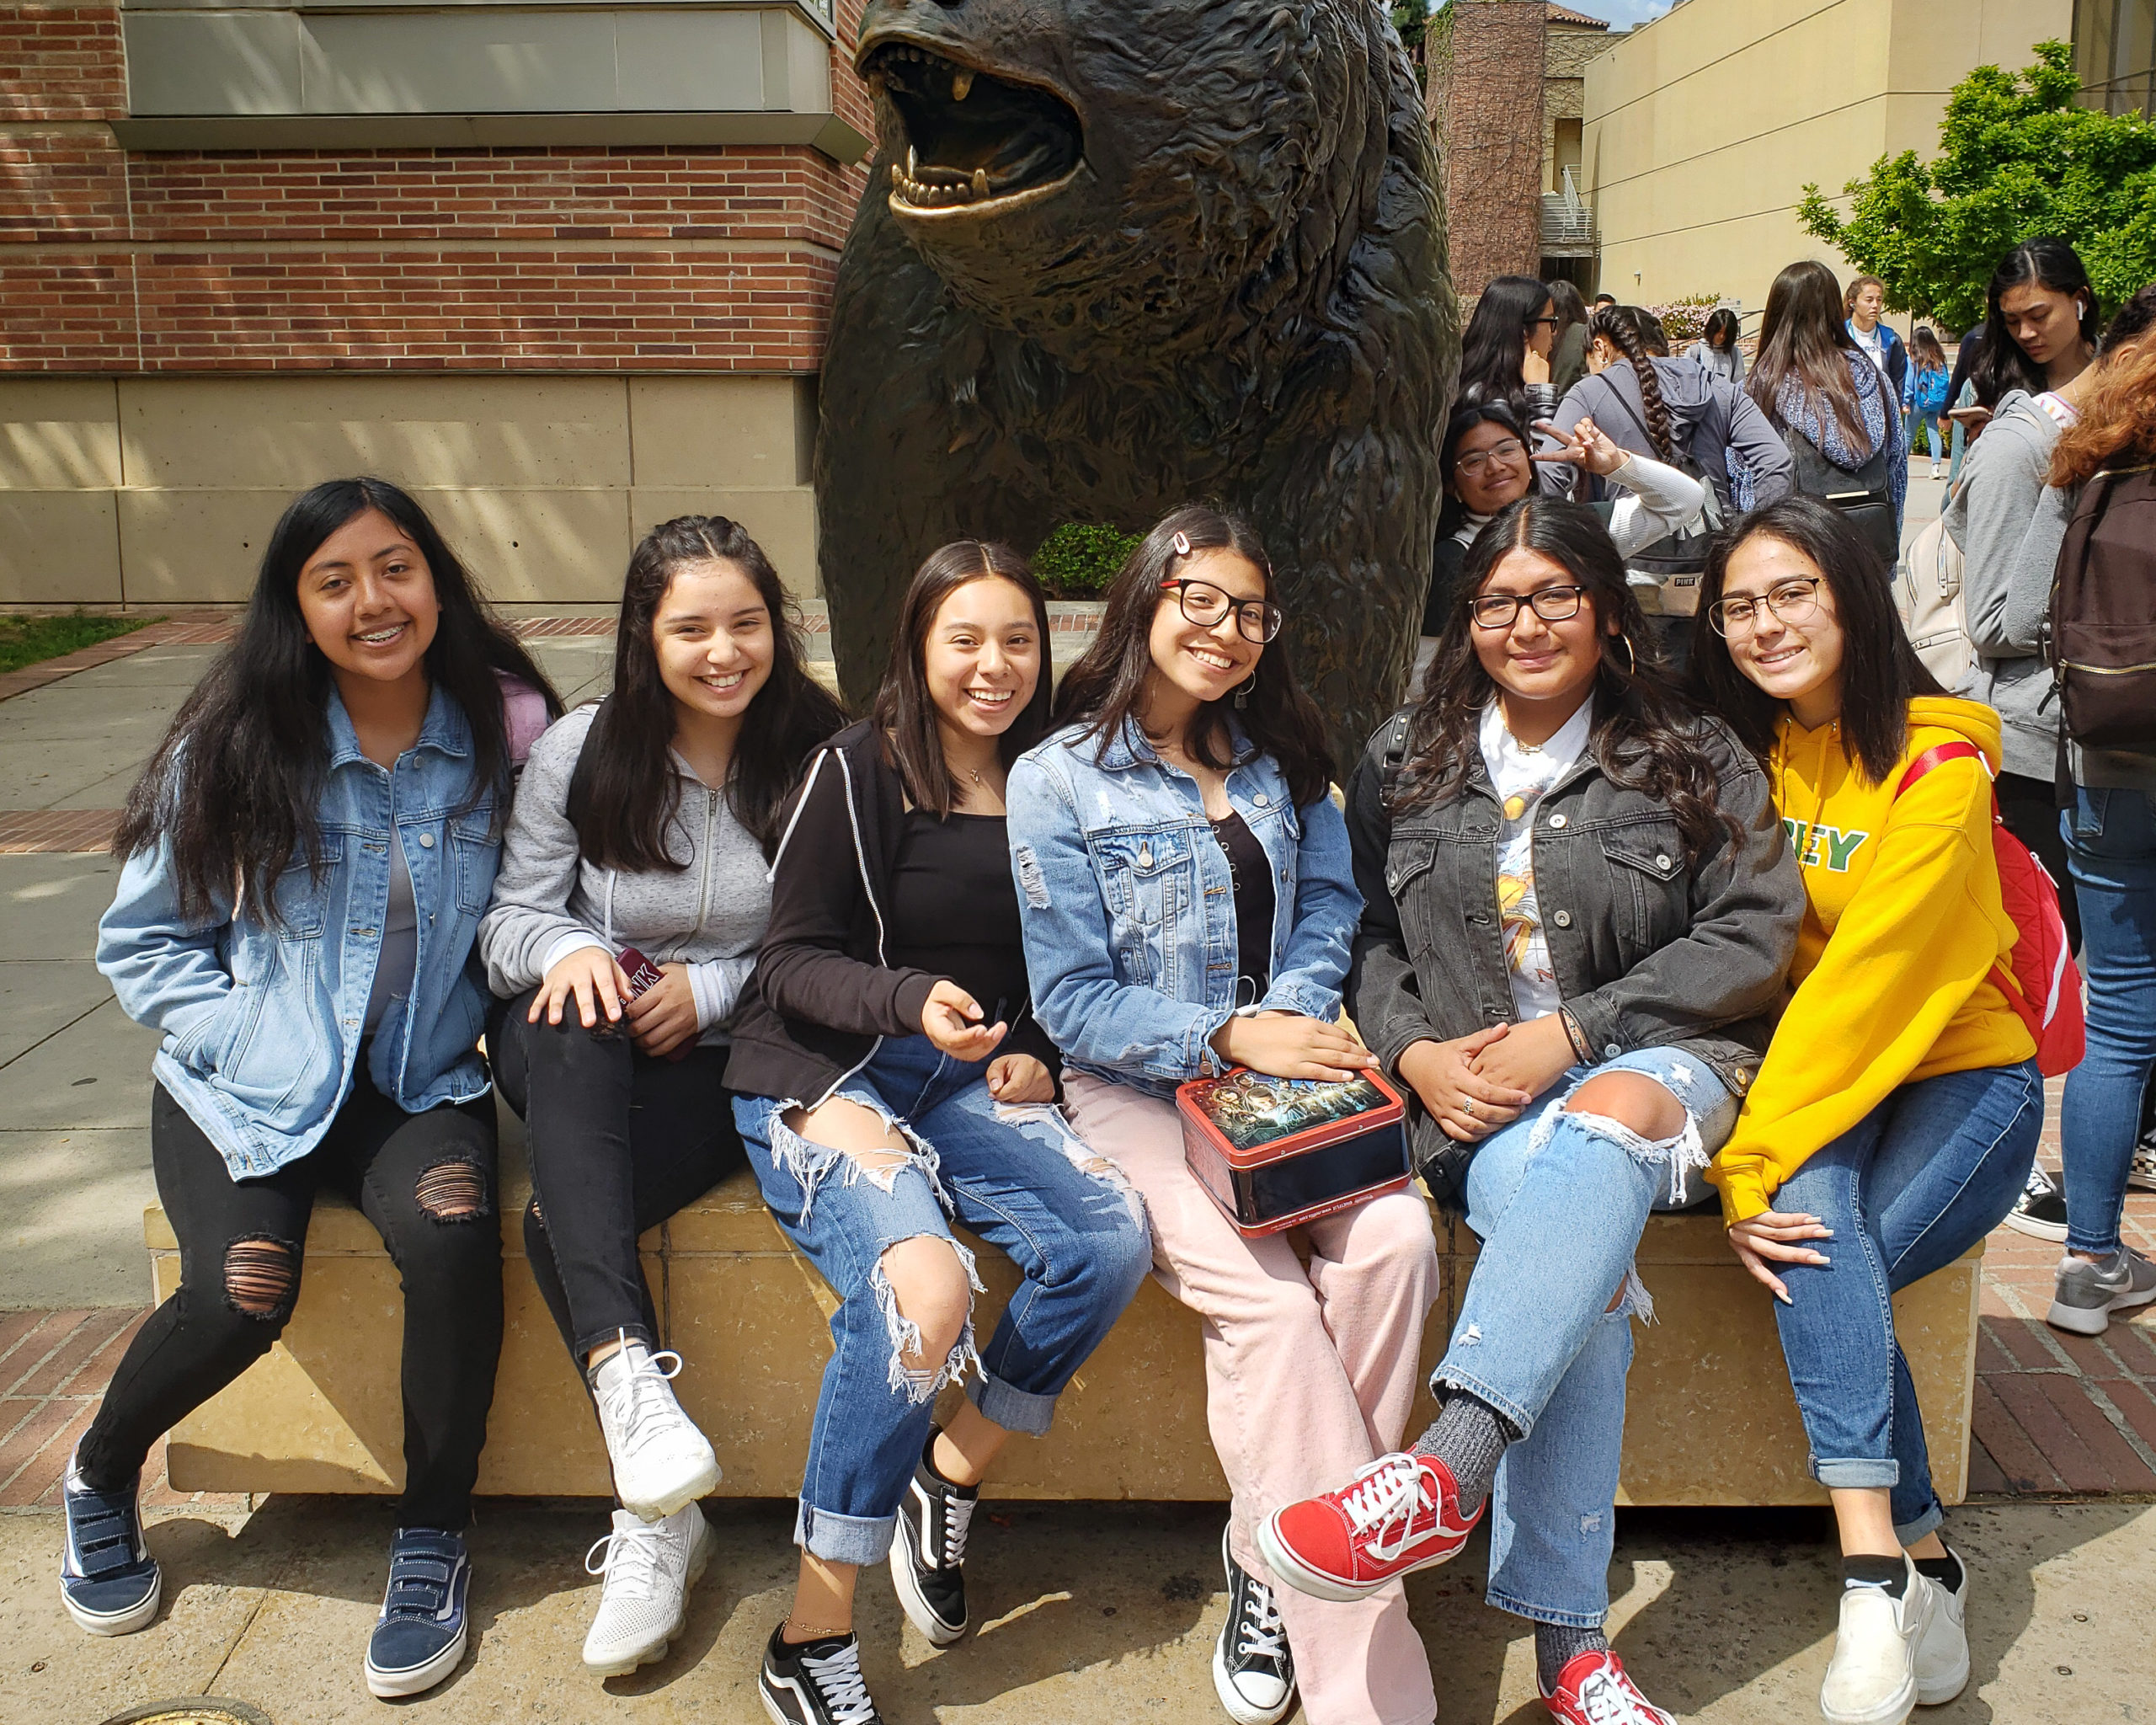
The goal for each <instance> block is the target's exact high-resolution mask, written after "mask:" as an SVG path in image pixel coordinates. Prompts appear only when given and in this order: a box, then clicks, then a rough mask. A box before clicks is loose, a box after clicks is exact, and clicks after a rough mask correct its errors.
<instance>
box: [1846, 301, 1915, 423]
mask: <svg viewBox="0 0 2156 1725" xmlns="http://www.w3.org/2000/svg"><path fill="white" fill-rule="evenodd" d="M1886 315H1887V284H1886V283H1885V282H1883V281H1881V280H1880V279H1879V278H1878V277H1877V276H1876V275H1860V276H1858V277H1857V278H1856V280H1854V281H1852V282H1851V283H1849V286H1847V287H1846V288H1844V290H1843V291H1842V316H1843V317H1844V318H1845V319H1846V320H1847V325H1846V327H1847V328H1848V330H1849V339H1851V340H1853V341H1854V342H1855V343H1856V344H1857V346H1858V348H1859V349H1860V350H1861V351H1862V352H1863V354H1864V356H1865V358H1866V359H1867V360H1870V361H1871V363H1872V364H1873V365H1874V366H1876V367H1877V368H1878V371H1879V376H1880V377H1881V380H1882V381H1883V382H1885V383H1886V385H1887V399H1888V400H1890V401H1896V402H1898V401H1899V400H1901V398H1902V386H1903V383H1904V382H1906V381H1907V379H1908V375H1909V350H1908V348H1907V347H1905V346H1904V345H1903V342H1902V338H1901V337H1900V336H1898V335H1897V334H1894V332H1893V330H1892V329H1891V328H1888V327H1887V324H1886V323H1882V322H1881V319H1882V318H1884V317H1885V316H1886Z"/></svg>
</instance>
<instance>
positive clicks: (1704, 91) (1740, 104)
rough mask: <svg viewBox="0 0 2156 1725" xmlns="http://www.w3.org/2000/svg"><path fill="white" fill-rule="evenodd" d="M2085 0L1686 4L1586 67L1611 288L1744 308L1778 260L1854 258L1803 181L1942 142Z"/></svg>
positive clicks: (1589, 168)
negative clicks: (1995, 70)
mask: <svg viewBox="0 0 2156 1725" xmlns="http://www.w3.org/2000/svg"><path fill="white" fill-rule="evenodd" d="M2072 28H2073V0H1832V3H1828V4H1826V5H1821V4H1820V3H1818V0H1688V3H1687V4H1685V5H1684V6H1682V7H1680V8H1678V9H1677V10H1675V11H1673V12H1672V13H1668V14H1667V15H1665V16H1664V17H1662V18H1661V19H1657V20H1656V21H1655V22H1654V23H1652V24H1647V25H1645V26H1643V27H1642V28H1641V29H1636V30H1634V31H1632V32H1630V34H1629V35H1624V36H1621V37H1618V38H1616V39H1615V40H1614V42H1613V43H1612V45H1611V47H1610V50H1609V52H1608V53H1606V54H1604V56H1601V57H1600V58H1598V59H1597V60H1595V61H1593V64H1592V65H1590V66H1589V67H1588V69H1587V72H1586V74H1585V77H1586V84H1585V88H1586V115H1585V119H1586V136H1585V140H1584V146H1585V147H1584V152H1583V163H1582V166H1583V169H1584V177H1585V179H1586V182H1587V184H1586V187H1585V190H1588V192H1589V193H1590V195H1592V196H1593V200H1594V204H1595V213H1596V216H1597V219H1598V222H1599V224H1600V227H1601V238H1602V274H1601V281H1602V286H1603V287H1604V289H1605V290H1607V291H1609V292H1611V293H1614V294H1616V295H1617V296H1619V297H1620V298H1621V299H1627V300H1638V301H1640V302H1646V303H1653V302H1664V301H1667V300H1669V299H1672V298H1673V297H1675V296H1678V295H1680V294H1686V293H1698V292H1704V291H1715V292H1718V293H1721V294H1723V295H1725V296H1732V297H1734V298H1737V299H1739V300H1742V302H1743V304H1744V306H1745V307H1746V308H1747V309H1748V310H1755V311H1756V310H1757V309H1758V308H1759V307H1761V306H1763V305H1764V303H1765V301H1766V292H1767V287H1768V285H1769V283H1770V282H1771V281H1772V280H1774V273H1775V272H1776V271H1777V270H1780V268H1781V267H1782V265H1784V264H1788V263H1790V262H1793V261H1795V260H1796V259H1799V258H1814V257H1816V258H1819V259H1822V261H1824V262H1826V263H1828V264H1832V265H1833V267H1834V268H1835V269H1837V270H1839V271H1840V272H1841V273H1843V274H1844V275H1847V274H1848V273H1849V264H1848V263H1847V261H1846V260H1845V259H1842V258H1841V257H1839V256H1838V255H1836V254H1832V253H1830V252H1829V251H1828V248H1826V247H1825V246H1824V245H1822V243H1821V242H1819V241H1817V240H1815V239H1813V238H1811V237H1810V236H1809V235H1808V234H1806V233H1805V232H1803V231H1802V230H1801V228H1800V227H1798V226H1797V222H1796V202H1797V200H1798V199H1799V198H1800V197H1801V195H1802V191H1801V188H1802V186H1803V184H1805V182H1806V181H1807V180H1809V181H1814V182H1817V184H1819V186H1820V187H1821V188H1822V190H1825V191H1828V193H1830V194H1832V193H1838V192H1839V191H1840V190H1841V187H1842V184H1843V183H1844V181H1845V180H1848V179H1853V178H1857V177H1860V176H1861V175H1863V174H1865V172H1867V171H1868V170H1869V168H1870V165H1871V164H1872V163H1873V162H1875V161H1876V160H1877V159H1878V158H1879V157H1881V156H1882V155H1891V154H1894V153H1897V152H1900V151H1903V150H1905V149H1913V150H1915V151H1917V152H1919V154H1921V155H1929V153H1931V152H1933V151H1935V149H1936V148H1937V147H1938V141H1939V131H1938V128H1939V119H1940V114H1941V113H1942V111H1943V110H1944V108H1945V98H1946V93H1947V92H1948V90H1949V89H1950V88H1951V87H1952V86H1953V85H1954V84H1955V83H1956V82H1957V81H1958V80H1959V79H1961V77H1964V76H1966V75H1967V72H1969V70H1970V69H1971V68H1972V67H1976V66H1980V65H1983V64H1986V63H1994V64H1999V65H2004V66H2009V67H2018V66H2022V65H2025V64H2026V63H2027V62H2028V61H2029V59H2030V47H2031V44H2033V43H2036V42H2038V41H2041V40H2045V39H2046V38H2047V37H2053V36H2057V37H2065V36H2068V35H2070V34H2071V32H2072Z"/></svg>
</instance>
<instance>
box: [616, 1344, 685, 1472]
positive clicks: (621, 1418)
mask: <svg viewBox="0 0 2156 1725" xmlns="http://www.w3.org/2000/svg"><path fill="white" fill-rule="evenodd" d="M664 1360H672V1361H673V1362H674V1363H673V1365H671V1366H668V1365H663V1364H661V1362H662V1361H664ZM680 1373H681V1356H680V1354H676V1353H675V1351H674V1350H673V1349H672V1348H662V1349H661V1350H660V1351H659V1353H657V1354H645V1355H644V1357H643V1359H642V1360H641V1361H639V1362H638V1365H636V1366H635V1367H634V1368H633V1369H632V1370H630V1371H629V1372H628V1373H627V1375H624V1376H623V1377H622V1378H621V1379H620V1380H619V1381H616V1383H615V1385H614V1386H613V1387H612V1388H611V1390H609V1391H607V1392H606V1418H607V1419H608V1420H609V1421H610V1422H611V1423H612V1424H613V1425H615V1426H616V1428H618V1429H619V1430H620V1431H621V1434H622V1443H623V1444H624V1445H626V1446H627V1448H628V1449H629V1450H630V1451H631V1452H632V1453H633V1452H634V1451H636V1450H641V1449H643V1446H644V1445H646V1444H647V1443H648V1442H650V1440H651V1439H653V1438H654V1436H656V1435H657V1434H658V1431H659V1426H663V1425H670V1424H671V1423H672V1422H671V1421H670V1420H667V1419H665V1418H664V1414H665V1413H667V1411H668V1410H667V1407H666V1404H665V1402H664V1401H663V1400H662V1399H661V1397H660V1391H659V1386H660V1385H662V1384H668V1383H671V1382H672V1381H674V1380H675V1378H677V1377H679V1376H680ZM651 1414H658V1415H660V1416H661V1418H660V1420H659V1424H658V1425H654V1424H650V1423H646V1416H647V1415H651Z"/></svg>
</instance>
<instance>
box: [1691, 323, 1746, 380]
mask: <svg viewBox="0 0 2156 1725" xmlns="http://www.w3.org/2000/svg"><path fill="white" fill-rule="evenodd" d="M1742 333H1743V325H1742V323H1741V322H1739V320H1738V318H1737V313H1736V312H1733V311H1732V310H1731V309H1730V308H1729V307H1727V306H1717V307H1715V309H1714V310H1713V311H1711V312H1708V313H1707V323H1706V327H1705V328H1704V329H1702V330H1701V331H1700V339H1698V340H1697V341H1695V342H1694V343H1693V344H1692V352H1691V360H1692V363H1693V364H1694V365H1695V366H1698V367H1699V368H1700V370H1701V371H1705V372H1706V373H1707V374H1708V375H1710V377H1719V378H1721V380H1722V381H1723V382H1726V383H1742V382H1743V381H1744V350H1742V348H1740V347H1739V346H1738V345H1737V338H1738V336H1740V335H1741V334H1742Z"/></svg>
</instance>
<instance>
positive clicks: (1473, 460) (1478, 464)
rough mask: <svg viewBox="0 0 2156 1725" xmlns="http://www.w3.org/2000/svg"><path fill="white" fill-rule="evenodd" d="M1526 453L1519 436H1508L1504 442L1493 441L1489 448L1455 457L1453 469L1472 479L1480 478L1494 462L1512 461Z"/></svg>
mask: <svg viewBox="0 0 2156 1725" xmlns="http://www.w3.org/2000/svg"><path fill="white" fill-rule="evenodd" d="M1526 453H1527V446H1526V445H1525V444H1524V443H1522V442H1521V441H1519V439H1518V438H1517V437H1508V438H1507V439H1505V441H1503V442H1502V443H1493V444H1492V445H1491V446H1489V447H1488V448H1487V449H1473V450H1470V451H1468V452H1467V453H1466V454H1465V455H1463V456H1459V457H1454V461H1453V464H1452V470H1453V472H1454V473H1465V475H1466V476H1467V477H1468V478H1470V479H1476V478H1481V475H1482V472H1483V470H1484V469H1485V468H1486V467H1488V466H1489V465H1490V463H1491V462H1514V461H1517V460H1518V459H1519V458H1520V457H1522V456H1524V455H1525V454H1526Z"/></svg>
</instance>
